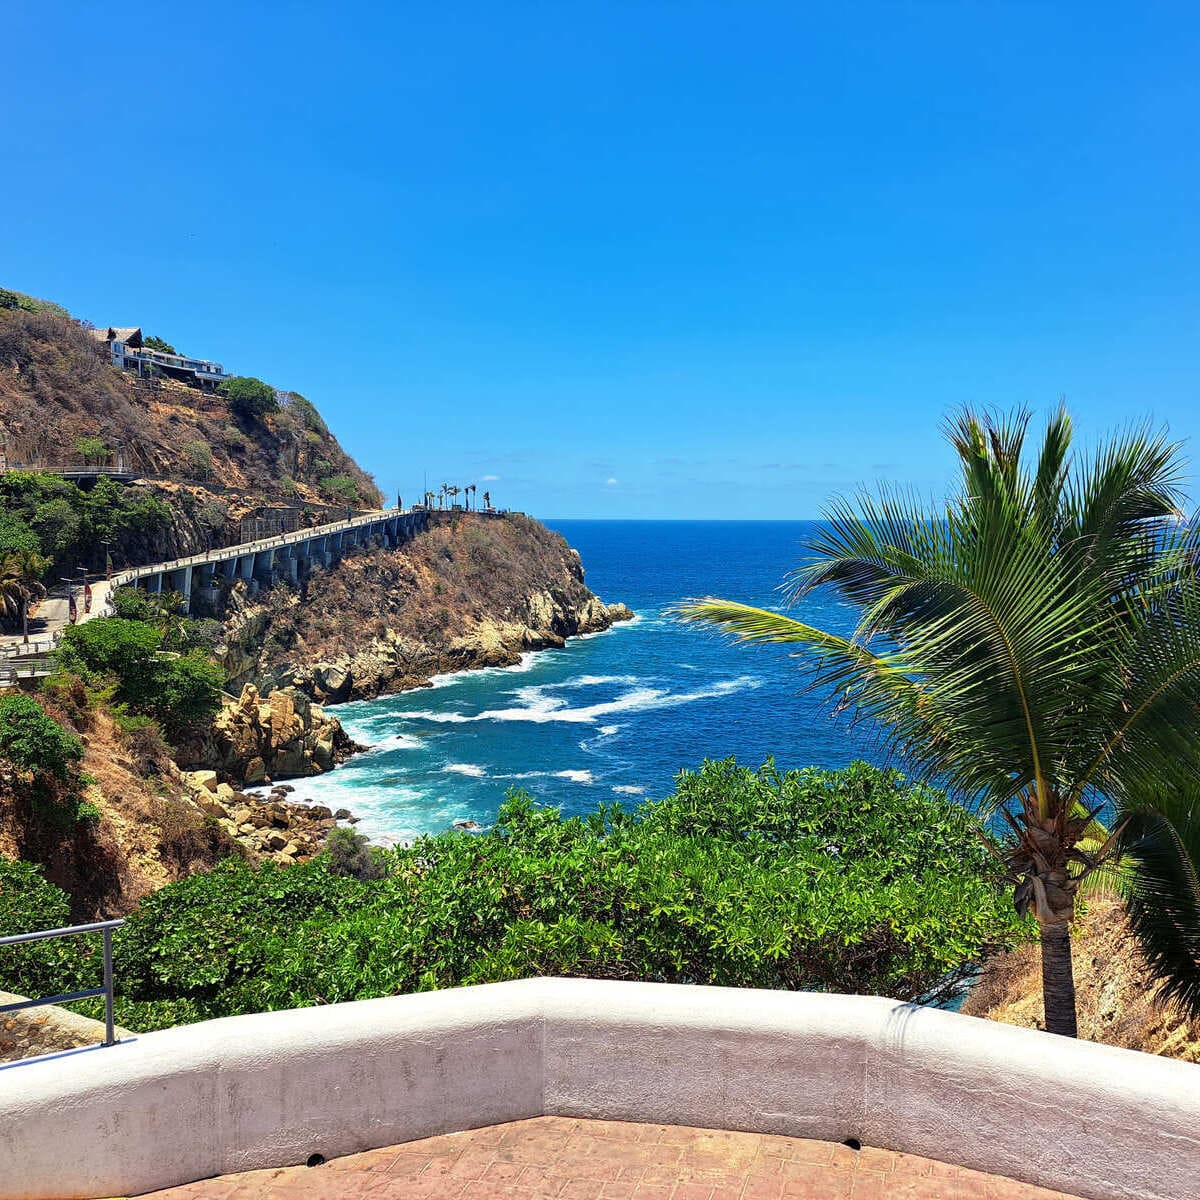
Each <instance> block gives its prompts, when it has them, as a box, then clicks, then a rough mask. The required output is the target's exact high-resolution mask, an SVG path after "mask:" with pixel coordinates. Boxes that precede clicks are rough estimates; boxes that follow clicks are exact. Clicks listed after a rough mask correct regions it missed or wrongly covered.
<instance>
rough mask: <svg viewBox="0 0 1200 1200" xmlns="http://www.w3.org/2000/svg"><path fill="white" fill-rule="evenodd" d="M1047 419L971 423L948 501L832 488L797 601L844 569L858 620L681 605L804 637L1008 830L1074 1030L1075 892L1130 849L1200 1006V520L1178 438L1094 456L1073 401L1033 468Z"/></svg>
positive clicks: (920, 757)
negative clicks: (1035, 442) (843, 630)
mask: <svg viewBox="0 0 1200 1200" xmlns="http://www.w3.org/2000/svg"><path fill="white" fill-rule="evenodd" d="M1028 423H1029V417H1028V414H1017V415H1016V416H1013V417H1010V418H1007V419H992V418H987V417H983V418H981V417H977V416H975V415H973V414H971V413H964V414H963V415H962V416H961V417H959V418H957V419H956V420H954V421H952V422H951V423H950V424H949V426H948V434H949V439H950V441H951V443H952V444H953V446H954V449H955V451H956V452H957V454H958V457H959V460H960V466H961V470H962V484H961V487H960V488H959V489H958V490H957V491H956V492H955V493H954V494H953V495H952V496H951V497H950V498H949V500H948V501H947V503H946V504H945V506H944V507H943V508H942V509H941V510H939V511H936V512H929V511H927V510H926V509H925V508H924V507H923V506H922V505H921V504H920V503H918V502H916V501H914V500H912V499H909V498H905V497H903V496H900V495H898V494H896V493H894V492H891V491H889V490H884V491H882V492H881V493H880V494H879V496H877V497H873V496H868V495H862V496H860V497H859V498H858V502H857V504H853V503H847V502H844V501H840V502H837V503H836V504H834V505H833V507H832V509H831V510H830V511H829V513H828V514H827V518H828V519H827V521H826V523H824V524H823V525H822V526H821V527H819V528H818V530H817V532H816V533H815V534H814V535H813V537H812V539H811V542H810V546H809V550H810V558H809V560H808V561H807V563H806V564H805V565H803V566H802V567H801V569H800V570H799V571H798V572H796V574H795V575H794V576H793V577H792V584H793V597H794V599H797V600H799V599H803V598H804V597H805V596H807V595H808V594H810V593H812V592H813V591H814V590H816V589H818V588H826V587H828V588H832V589H833V590H834V591H836V592H837V593H838V594H839V595H840V596H841V597H842V598H843V599H845V600H846V601H848V602H849V603H850V604H851V605H852V606H853V607H854V608H855V609H857V611H858V623H857V627H856V629H855V632H854V634H853V636H852V637H850V638H843V637H839V636H836V635H835V634H832V633H829V632H826V631H823V630H820V629H817V628H814V627H813V626H811V625H806V624H804V623H802V622H800V621H798V620H795V619H793V618H792V617H789V616H787V615H784V614H781V613H778V612H771V611H766V610H763V609H757V608H751V607H749V606H746V605H742V604H736V603H731V602H729V601H724V600H714V599H706V600H701V601H694V602H689V603H686V604H684V605H682V606H681V607H680V609H679V612H680V615H681V616H682V617H683V619H685V620H688V621H693V622H703V623H708V624H715V625H717V626H719V627H720V628H722V629H723V630H725V631H727V632H728V633H730V634H732V635H734V636H735V637H737V638H738V639H740V640H742V641H748V642H784V643H794V644H797V645H799V646H802V647H804V648H805V649H806V650H807V651H808V652H810V653H811V654H812V655H813V657H814V659H815V665H816V668H817V671H816V681H817V682H818V683H823V684H824V685H827V686H828V687H829V688H830V689H831V691H832V694H833V696H834V697H835V698H836V700H837V703H838V705H839V707H848V708H850V709H851V710H854V711H856V712H858V713H860V714H862V715H864V716H866V717H868V718H871V719H873V720H874V721H875V722H877V723H878V725H879V727H880V729H881V733H882V736H883V739H884V741H885V743H886V744H887V745H888V746H889V747H890V748H891V749H893V750H896V751H898V752H900V753H902V754H903V756H904V758H905V759H906V760H907V761H908V762H909V763H911V764H912V765H913V767H914V769H915V770H916V771H917V772H919V773H920V774H921V775H923V776H924V777H926V778H928V779H932V780H935V781H937V782H939V783H941V784H943V785H945V786H948V787H950V788H952V789H954V790H955V791H956V792H957V793H958V794H960V795H961V796H962V797H963V798H964V799H965V800H967V801H968V802H972V803H975V804H978V805H979V807H980V811H981V812H982V813H984V814H989V815H991V816H992V818H993V821H994V822H999V823H1001V825H1002V827H1005V826H1006V827H1007V829H1008V831H1009V833H1011V835H1012V838H1011V839H1010V840H1009V841H1007V842H1006V843H1005V844H1004V846H1003V847H1002V848H1001V847H999V846H996V844H995V842H994V841H993V842H992V844H993V846H994V848H995V849H996V850H997V853H998V854H1000V855H1001V857H1002V859H1003V862H1004V865H1005V868H1006V875H1007V878H1008V880H1009V882H1010V883H1011V885H1012V887H1013V898H1014V901H1015V904H1016V906H1017V909H1018V911H1019V912H1021V913H1025V912H1027V911H1032V912H1033V913H1034V915H1035V916H1036V919H1037V923H1038V926H1039V930H1040V935H1041V952H1042V982H1043V1001H1044V1005H1045V1017H1046V1028H1047V1029H1050V1030H1052V1031H1054V1032H1056V1033H1063V1034H1068V1035H1072V1036H1073V1035H1074V1034H1075V1033H1076V1018H1075V988H1074V980H1073V976H1072V969H1071V946H1070V925H1071V921H1072V919H1073V917H1074V910H1075V898H1076V896H1077V894H1078V893H1079V890H1080V888H1081V886H1083V887H1099V886H1103V885H1107V884H1111V883H1112V882H1113V879H1114V874H1115V872H1114V866H1113V860H1114V855H1115V854H1116V853H1117V852H1118V851H1124V852H1125V858H1124V862H1123V864H1122V868H1121V874H1120V876H1119V877H1123V878H1125V879H1126V880H1127V881H1128V889H1129V892H1130V895H1131V915H1132V918H1133V922H1134V926H1135V928H1136V929H1137V930H1138V932H1139V933H1140V934H1141V935H1142V938H1143V942H1144V944H1145V945H1146V947H1147V950H1148V953H1149V956H1150V959H1151V961H1152V963H1153V964H1154V965H1155V967H1156V969H1157V970H1158V971H1159V973H1160V978H1161V980H1162V986H1163V991H1164V993H1165V994H1167V995H1170V996H1173V997H1175V998H1176V999H1179V1000H1182V1001H1184V1002H1186V1003H1188V1004H1190V1005H1191V1006H1193V1007H1194V1008H1195V1009H1196V1010H1197V1011H1200V884H1198V882H1197V873H1196V870H1195V866H1194V864H1195V863H1200V786H1198V781H1200V583H1198V568H1197V563H1198V560H1200V526H1198V525H1197V522H1196V521H1195V520H1193V521H1192V522H1190V523H1187V522H1183V521H1181V520H1180V519H1179V516H1178V509H1179V503H1180V500H1181V496H1180V492H1179V480H1180V478H1181V471H1182V464H1181V459H1180V452H1179V446H1178V445H1177V444H1173V443H1170V442H1168V441H1166V440H1165V439H1164V438H1163V437H1162V436H1160V435H1153V434H1151V433H1148V432H1146V431H1134V432H1131V433H1128V434H1126V435H1123V436H1121V437H1118V438H1115V439H1113V440H1112V441H1110V442H1108V443H1107V444H1105V445H1103V446H1102V447H1101V448H1100V450H1099V451H1097V452H1096V453H1095V455H1094V456H1093V457H1091V458H1090V459H1088V460H1086V461H1085V460H1081V459H1079V458H1077V457H1074V456H1072V454H1071V451H1070V445H1071V424H1070V420H1069V418H1068V416H1067V414H1066V413H1065V411H1061V410H1060V411H1059V412H1058V413H1057V414H1056V415H1055V416H1054V418H1053V419H1052V420H1051V421H1050V422H1049V424H1048V426H1047V429H1046V433H1045V437H1044V439H1043V441H1042V445H1041V447H1040V450H1039V453H1038V457H1037V461H1036V463H1035V464H1031V463H1030V462H1029V461H1028V458H1027V456H1026V455H1025V453H1024V451H1025V436H1026V431H1027V428H1028ZM1106 806H1111V810H1112V816H1111V818H1110V825H1112V826H1114V827H1115V832H1114V834H1113V835H1112V836H1111V837H1109V836H1106V833H1107V831H1101V829H1100V827H1099V826H1098V824H1097V822H1096V821H1095V819H1094V818H1095V817H1096V815H1097V814H1099V813H1100V812H1101V811H1102V810H1103V809H1104V808H1105V807H1106Z"/></svg>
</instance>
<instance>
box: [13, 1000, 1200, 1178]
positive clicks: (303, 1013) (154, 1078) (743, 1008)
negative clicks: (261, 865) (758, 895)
mask: <svg viewBox="0 0 1200 1200" xmlns="http://www.w3.org/2000/svg"><path fill="white" fill-rule="evenodd" d="M541 1114H561V1115H571V1116H588V1117H603V1118H606V1119H609V1120H631V1121H659V1122H665V1123H671V1124H681V1125H695V1126H701V1127H714V1128H726V1129H741V1130H751V1131H756V1132H769V1133H783V1134H791V1135H795V1136H803V1137H816V1138H828V1139H833V1140H837V1141H841V1140H843V1139H845V1138H848V1137H855V1138H858V1139H860V1140H861V1141H862V1142H863V1143H864V1144H869V1145H875V1146H881V1147H884V1148H889V1149H895V1150H903V1151H909V1152H913V1153H917V1154H924V1155H927V1156H929V1157H932V1158H938V1159H942V1160H943V1161H946V1162H951V1163H959V1164H961V1165H964V1166H968V1167H973V1168H976V1169H978V1170H983V1171H991V1172H995V1173H997V1174H1003V1175H1009V1176H1011V1177H1013V1178H1017V1179H1023V1180H1026V1181H1028V1182H1030V1183H1037V1184H1042V1185H1045V1186H1048V1187H1053V1188H1059V1189H1061V1190H1063V1191H1067V1192H1071V1193H1074V1194H1076V1195H1079V1196H1085V1197H1095V1198H1096V1200H1108V1198H1110V1197H1114V1198H1115V1197H1123V1198H1124V1197H1137V1198H1139V1200H1200V1066H1194V1065H1190V1064H1186V1063H1180V1062H1175V1061H1172V1060H1169V1059H1162V1058H1156V1057H1153V1056H1150V1055H1144V1054H1137V1053H1134V1052H1132V1051H1128V1050H1118V1049H1114V1048H1112V1047H1106V1046H1097V1045H1094V1044H1091V1043H1087V1042H1073V1041H1069V1040H1066V1039H1063V1038H1057V1037H1054V1036H1052V1035H1050V1034H1044V1033H1037V1032H1033V1031H1030V1030H1024V1029H1017V1028H1013V1027H1010V1026H1005V1025H999V1024H995V1023H992V1022H988V1021H983V1020H979V1019H977V1018H974V1017H964V1016H959V1015H957V1014H953V1013H945V1012H939V1011H935V1010H930V1009H916V1008H911V1007H908V1006H906V1005H901V1004H897V1003H895V1002H894V1001H890V1000H882V999H878V998H873V997H862V996H833V995H817V994H811V993H789V992H765V991H748V990H732V989H724V988H689V987H681V986H675V985H669V984H640V983H607V982H606V983H599V982H594V981H590V980H567V979H540V980H527V981H522V982H519V983H505V984H491V985H488V986H486V987H475V988H458V989H454V990H450V991H444V992H433V993H425V994H422V995H415V996H397V997H392V998H389V999H384V1000H367V1001H360V1002H358V1003H354V1004H339V1005H331V1006H329V1007H326V1008H310V1009H299V1010H295V1011H291V1012H280V1013H263V1014H258V1015H254V1016H247V1017H233V1018H229V1019H226V1020H223V1021H210V1022H206V1023H204V1024H201V1025H192V1026H185V1027H182V1028H179V1029H173V1030H168V1031H165V1032H162V1033H156V1034H148V1035H144V1036H142V1037H139V1038H137V1039H136V1040H135V1041H133V1042H131V1043H129V1044H127V1045H122V1046H118V1047H115V1048H110V1049H100V1050H95V1051H84V1052H77V1053H75V1054H72V1055H68V1056H65V1057H62V1058H58V1059H54V1060H50V1061H42V1062H35V1063H26V1064H20V1065H14V1066H13V1067H11V1068H8V1069H0V1197H3V1198H4V1200H47V1198H49V1197H54V1198H55V1200H70V1198H73V1197H95V1196H114V1195H135V1194H137V1193H138V1192H143V1191H149V1190H152V1189H154V1188H161V1187H167V1186H170V1185H173V1184H177V1183H183V1182H186V1181H189V1180H193V1179H199V1178H204V1177H207V1176H210V1175H215V1174H222V1173H225V1172H229V1171H238V1170H246V1169H250V1168H255V1167H268V1166H280V1165H289V1164H294V1163H299V1162H303V1161H304V1160H305V1159H307V1158H308V1156H309V1155H311V1154H314V1153H318V1154H322V1155H324V1156H325V1157H326V1158H331V1157H333V1156H335V1155H340V1154H348V1153H353V1152H355V1151H359V1150H365V1149H369V1148H371V1147H374V1146H382V1145H389V1144H392V1143H395V1142H400V1141H405V1140H409V1139H413V1138H420V1137H425V1136H428V1135H430V1134H434V1133H443V1132H449V1131H451V1130H456V1129H465V1128H473V1127H477V1126H481V1125H489V1124H493V1123H496V1122H501V1121H509V1120H516V1119H519V1118H523V1117H530V1116H537V1115H541ZM64 1147H69V1148H70V1149H69V1152H64Z"/></svg>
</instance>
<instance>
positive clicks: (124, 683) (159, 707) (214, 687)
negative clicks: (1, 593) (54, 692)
mask: <svg viewBox="0 0 1200 1200" xmlns="http://www.w3.org/2000/svg"><path fill="white" fill-rule="evenodd" d="M117 603H118V604H120V605H123V606H124V607H125V610H126V611H138V608H137V605H138V604H139V603H140V601H136V600H135V599H134V598H133V597H129V596H124V597H122V599H121V600H120V601H118V602H117ZM168 634H171V636H172V637H173V638H174V637H175V636H178V635H176V634H175V633H174V631H173V629H172V627H171V626H170V625H169V624H168V626H167V628H166V630H164V629H163V628H156V627H155V626H154V625H151V624H149V623H148V622H147V621H145V620H131V619H129V618H128V617H119V616H118V617H98V618H96V619H95V620H92V621H88V622H86V623H85V624H83V625H73V626H69V627H68V628H67V629H65V630H64V631H63V636H62V641H61V642H60V644H59V646H58V649H57V650H56V651H55V657H56V659H57V665H58V668H59V670H61V671H64V672H67V673H70V674H74V675H78V676H79V677H80V678H81V679H84V680H86V681H89V682H92V683H98V682H101V681H104V682H107V683H108V684H109V685H110V686H111V687H112V699H113V701H114V702H115V703H117V704H120V705H122V706H124V708H125V710H126V711H127V712H129V713H133V714H141V715H144V716H148V717H152V718H153V719H154V720H155V721H156V722H158V724H159V725H160V726H161V727H162V729H163V732H164V733H165V734H166V735H167V737H170V738H173V737H178V736H179V735H180V734H181V733H182V732H183V731H184V730H185V729H187V728H188V727H189V726H191V725H194V724H197V723H199V722H202V721H204V720H207V719H208V718H209V717H211V716H212V714H213V713H215V712H216V711H217V709H218V708H220V706H221V687H222V684H223V683H224V674H223V672H222V671H221V668H220V667H219V666H218V665H217V664H216V663H215V662H214V661H213V660H212V658H211V657H209V655H208V654H207V653H205V652H204V651H203V650H201V649H189V650H187V651H185V652H184V653H182V654H181V653H178V652H164V651H163V645H164V641H165V640H166V639H167V636H168Z"/></svg>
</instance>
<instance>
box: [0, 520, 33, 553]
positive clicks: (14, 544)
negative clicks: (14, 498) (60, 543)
mask: <svg viewBox="0 0 1200 1200" xmlns="http://www.w3.org/2000/svg"><path fill="white" fill-rule="evenodd" d="M23 550H27V551H29V552H30V553H33V554H40V553H42V542H41V538H39V537H38V535H37V534H36V533H35V532H34V531H33V529H31V528H30V526H29V525H28V524H27V523H26V522H25V521H23V520H22V519H21V518H20V517H19V516H17V514H16V513H13V512H10V511H9V510H8V509H5V508H0V558H3V557H4V556H6V555H9V554H19V553H21V552H22V551H23Z"/></svg>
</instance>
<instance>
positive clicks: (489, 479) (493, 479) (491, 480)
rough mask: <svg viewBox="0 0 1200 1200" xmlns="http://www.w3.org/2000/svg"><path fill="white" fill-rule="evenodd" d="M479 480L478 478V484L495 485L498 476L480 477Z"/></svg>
mask: <svg viewBox="0 0 1200 1200" xmlns="http://www.w3.org/2000/svg"><path fill="white" fill-rule="evenodd" d="M479 478H480V482H482V483H495V482H496V480H497V479H499V478H500V476H499V475H481V476H480V477H479Z"/></svg>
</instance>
